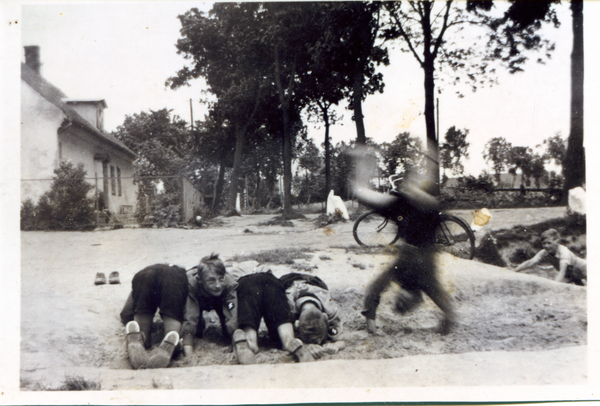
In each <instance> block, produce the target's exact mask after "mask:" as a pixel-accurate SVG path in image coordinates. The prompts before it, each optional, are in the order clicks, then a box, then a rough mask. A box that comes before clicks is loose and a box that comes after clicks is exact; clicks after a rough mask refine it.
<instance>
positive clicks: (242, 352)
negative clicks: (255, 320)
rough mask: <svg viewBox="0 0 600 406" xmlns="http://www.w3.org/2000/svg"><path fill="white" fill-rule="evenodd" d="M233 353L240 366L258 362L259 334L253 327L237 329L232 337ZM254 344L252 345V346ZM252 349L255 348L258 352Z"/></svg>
mask: <svg viewBox="0 0 600 406" xmlns="http://www.w3.org/2000/svg"><path fill="white" fill-rule="evenodd" d="M231 340H232V344H233V351H234V352H235V357H236V358H237V360H238V363H239V364H242V365H248V364H254V363H255V362H256V353H257V352H258V334H257V332H256V330H254V329H253V328H252V327H245V328H244V329H243V330H242V329H237V330H235V331H234V332H233V336H232V337H231ZM251 342H252V344H251ZM252 348H255V349H256V351H255V350H254V349H252Z"/></svg>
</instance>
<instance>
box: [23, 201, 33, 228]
mask: <svg viewBox="0 0 600 406" xmlns="http://www.w3.org/2000/svg"><path fill="white" fill-rule="evenodd" d="M35 209H36V207H35V203H33V200H31V199H27V200H25V201H24V202H23V203H21V230H23V231H30V230H35V229H36V218H35V215H36V212H35Z"/></svg>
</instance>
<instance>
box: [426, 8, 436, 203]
mask: <svg viewBox="0 0 600 406" xmlns="http://www.w3.org/2000/svg"><path fill="white" fill-rule="evenodd" d="M431 7H433V5H432V4H431V3H429V2H424V3H423V9H424V12H423V20H422V27H423V48H424V51H423V71H424V73H425V78H424V79H425V80H424V86H425V126H426V132H427V154H428V155H429V157H430V158H431V159H433V160H434V162H435V165H428V168H430V170H431V171H432V172H433V173H431V174H430V175H431V178H432V179H433V180H434V182H435V184H434V185H431V186H432V187H431V188H429V190H428V191H429V192H430V193H432V194H433V195H434V196H439V194H440V165H439V159H438V139H437V137H436V132H435V81H434V80H435V79H434V73H435V66H434V63H435V56H434V55H432V54H431V39H432V33H431V21H430V13H431Z"/></svg>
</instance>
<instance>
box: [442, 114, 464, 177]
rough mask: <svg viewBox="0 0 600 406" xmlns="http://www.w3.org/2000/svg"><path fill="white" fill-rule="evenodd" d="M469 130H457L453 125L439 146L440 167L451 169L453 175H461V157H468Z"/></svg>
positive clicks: (462, 166)
mask: <svg viewBox="0 0 600 406" xmlns="http://www.w3.org/2000/svg"><path fill="white" fill-rule="evenodd" d="M467 135H469V130H467V129H464V130H459V129H457V128H456V127H455V126H452V127H450V128H449V129H448V131H447V132H446V135H445V142H444V143H443V144H442V145H441V146H440V163H441V165H442V168H444V169H451V170H452V173H453V174H454V175H462V173H463V172H464V170H465V167H464V165H463V164H462V160H463V159H468V158H469V152H468V149H469V145H470V144H469V143H468V142H467Z"/></svg>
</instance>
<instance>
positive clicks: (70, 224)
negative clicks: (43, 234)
mask: <svg viewBox="0 0 600 406" xmlns="http://www.w3.org/2000/svg"><path fill="white" fill-rule="evenodd" d="M54 173H55V176H54V181H53V182H52V185H51V186H50V190H48V191H47V192H46V193H44V194H43V195H42V196H41V197H40V200H39V201H38V204H37V206H34V205H33V202H32V201H31V200H27V201H25V202H23V204H22V206H21V229H22V230H84V229H88V228H90V227H92V228H93V227H95V223H94V200H93V199H90V198H88V197H87V194H88V192H89V191H90V190H92V189H93V188H94V186H93V185H92V184H90V183H88V182H86V181H85V176H86V174H87V173H86V171H85V170H84V169H83V164H81V163H80V164H78V165H77V166H76V167H75V166H74V165H73V163H71V162H68V161H61V162H60V164H59V167H58V168H57V169H55V170H54Z"/></svg>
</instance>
